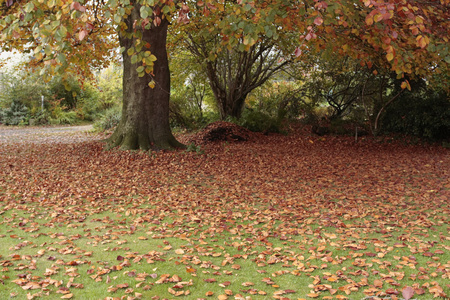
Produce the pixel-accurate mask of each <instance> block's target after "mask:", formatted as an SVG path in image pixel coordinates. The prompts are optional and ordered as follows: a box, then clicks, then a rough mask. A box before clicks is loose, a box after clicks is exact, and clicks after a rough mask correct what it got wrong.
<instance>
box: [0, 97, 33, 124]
mask: <svg viewBox="0 0 450 300" xmlns="http://www.w3.org/2000/svg"><path fill="white" fill-rule="evenodd" d="M28 117H29V109H28V108H27V107H26V106H25V105H23V104H22V103H20V102H17V101H13V102H12V103H11V106H10V107H9V108H5V109H3V110H0V121H1V122H2V123H4V124H5V125H19V124H24V123H27V122H28Z"/></svg>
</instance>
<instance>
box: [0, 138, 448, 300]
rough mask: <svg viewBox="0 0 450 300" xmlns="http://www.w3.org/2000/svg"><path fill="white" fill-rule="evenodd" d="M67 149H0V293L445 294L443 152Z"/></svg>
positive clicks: (24, 143)
mask: <svg viewBox="0 0 450 300" xmlns="http://www.w3.org/2000/svg"><path fill="white" fill-rule="evenodd" d="M61 134H62V135H64V134H67V133H61ZM68 139H69V141H68V142H64V143H63V142H55V141H58V139H55V137H53V136H52V139H51V142H47V143H46V142H43V141H42V140H39V141H38V142H36V141H34V140H33V138H28V140H21V139H17V140H14V141H10V140H8V142H1V141H0V148H1V151H0V299H83V300H85V299H221V300H223V299H340V300H342V299H351V300H360V299H424V300H428V299H448V297H449V296H450V284H449V282H450V280H449V276H450V254H449V249H450V236H449V232H448V230H449V226H448V224H449V211H450V209H449V208H450V207H449V201H448V199H449V198H450V181H449V178H450V177H449V170H450V152H449V150H446V149H443V148H441V147H438V146H417V145H416V146H411V145H403V144H401V143H398V142H393V143H388V142H387V141H383V142H380V141H377V140H375V139H371V138H367V139H365V140H360V141H358V143H354V141H353V139H352V138H348V137H333V136H329V137H325V138H324V137H321V138H319V137H314V136H308V135H302V134H291V135H289V136H282V135H270V136H262V137H261V138H260V139H259V140H258V141H256V142H241V143H223V142H218V143H215V144H210V145H207V146H203V147H202V151H203V153H202V154H199V153H196V152H187V151H181V150H180V151H174V152H159V153H148V152H139V151H129V152H122V151H117V150H112V151H104V150H103V144H101V143H99V142H96V141H93V140H95V138H90V139H89V140H86V141H83V140H82V138H78V137H74V133H70V136H69V138H68ZM72 139H73V141H74V142H70V140H72Z"/></svg>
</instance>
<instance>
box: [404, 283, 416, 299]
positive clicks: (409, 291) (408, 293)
mask: <svg viewBox="0 0 450 300" xmlns="http://www.w3.org/2000/svg"><path fill="white" fill-rule="evenodd" d="M402 296H403V298H405V300H409V299H411V298H412V296H414V289H413V288H412V287H410V286H407V287H405V288H404V289H403V290H402Z"/></svg>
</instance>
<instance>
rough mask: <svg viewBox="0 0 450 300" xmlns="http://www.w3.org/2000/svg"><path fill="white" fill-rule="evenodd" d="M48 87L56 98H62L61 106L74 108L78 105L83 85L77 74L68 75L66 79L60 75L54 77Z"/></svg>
mask: <svg viewBox="0 0 450 300" xmlns="http://www.w3.org/2000/svg"><path fill="white" fill-rule="evenodd" d="M48 89H49V92H50V94H51V95H53V96H54V97H55V98H56V99H61V106H63V107H65V108H66V109H74V108H75V107H76V106H77V101H78V99H79V95H80V94H81V86H80V82H79V81H78V79H77V78H76V77H75V76H68V77H67V78H65V79H63V78H62V77H60V76H57V77H54V78H53V79H52V80H51V81H50V83H49V85H48Z"/></svg>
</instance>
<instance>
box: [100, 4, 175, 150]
mask: <svg viewBox="0 0 450 300" xmlns="http://www.w3.org/2000/svg"><path fill="white" fill-rule="evenodd" d="M139 18H140V16H139V5H138V4H135V7H134V10H133V11H132V13H131V14H130V16H128V17H127V19H126V20H125V23H126V25H127V28H126V30H125V32H123V33H121V34H119V42H120V46H121V47H124V48H125V51H124V52H123V54H122V57H123V106H122V119H121V121H120V122H119V125H118V126H117V128H116V130H115V132H114V133H113V134H112V135H111V137H110V138H109V140H108V143H109V146H110V147H120V148H121V149H124V150H132V149H142V150H149V149H155V150H160V149H172V148H181V147H183V144H181V143H179V142H178V141H177V140H176V139H175V137H174V136H173V135H172V132H171V130H170V125H169V99H170V70H169V63H168V59H167V49H166V38H167V28H168V25H169V22H168V21H167V19H162V21H161V24H159V26H155V25H154V24H152V25H151V27H150V29H144V28H142V26H135V24H136V20H139ZM133 27H136V28H133ZM135 31H140V32H141V36H140V40H141V43H144V45H145V44H147V45H149V48H148V49H145V50H148V51H150V52H151V53H152V54H153V55H155V56H156V58H157V60H156V61H155V62H154V68H153V74H154V75H152V74H147V73H146V74H145V75H144V76H143V77H139V76H138V72H137V71H136V69H137V67H138V66H139V65H140V62H138V63H135V64H133V63H132V62H131V56H129V55H128V54H127V50H128V49H130V48H131V47H133V46H135V45H136V43H135V42H136V34H135ZM152 79H153V80H154V81H155V83H156V84H155V87H154V88H151V87H150V86H149V85H148V84H149V82H151V80H152Z"/></svg>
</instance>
